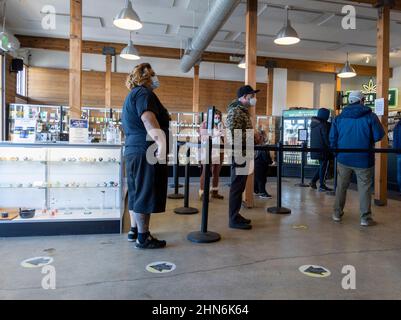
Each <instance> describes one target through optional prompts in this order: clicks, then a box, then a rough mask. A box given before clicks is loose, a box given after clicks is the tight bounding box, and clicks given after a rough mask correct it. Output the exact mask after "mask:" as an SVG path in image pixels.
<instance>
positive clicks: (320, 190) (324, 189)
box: [319, 185, 333, 192]
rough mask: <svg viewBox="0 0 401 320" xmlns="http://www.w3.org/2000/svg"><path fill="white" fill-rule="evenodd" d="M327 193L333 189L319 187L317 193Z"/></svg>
mask: <svg viewBox="0 0 401 320" xmlns="http://www.w3.org/2000/svg"><path fill="white" fill-rule="evenodd" d="M328 191H333V189H330V188H329V187H328V186H325V185H323V186H320V188H319V192H328Z"/></svg>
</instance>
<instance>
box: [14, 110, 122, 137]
mask: <svg viewBox="0 0 401 320" xmlns="http://www.w3.org/2000/svg"><path fill="white" fill-rule="evenodd" d="M69 110H70V108H69V107H68V106H46V105H31V104H10V107H9V121H8V136H9V140H10V141H15V142H20V141H18V137H19V135H21V129H20V128H19V126H18V125H17V126H16V123H17V124H18V120H33V121H36V124H35V133H34V134H35V136H36V139H35V141H38V142H48V141H52V142H55V141H64V140H68V139H64V138H62V135H61V134H64V135H68V132H69V119H70V114H69ZM121 114H122V110H121V109H117V108H116V109H114V108H112V109H110V108H95V107H82V115H81V118H82V119H88V120H89V136H90V139H91V141H93V142H103V141H105V140H106V129H107V125H108V123H109V122H110V120H112V121H113V125H114V126H115V127H117V128H120V127H121Z"/></svg>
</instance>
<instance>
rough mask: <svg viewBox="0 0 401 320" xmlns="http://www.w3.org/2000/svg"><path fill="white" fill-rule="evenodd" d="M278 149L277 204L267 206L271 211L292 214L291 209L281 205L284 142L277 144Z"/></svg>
mask: <svg viewBox="0 0 401 320" xmlns="http://www.w3.org/2000/svg"><path fill="white" fill-rule="evenodd" d="M277 147H278V150H277V163H278V167H277V206H276V207H271V208H267V211H268V212H270V213H274V214H290V213H291V210H290V209H288V208H285V207H282V206H281V196H282V190H281V187H282V185H281V183H282V181H281V179H282V174H283V144H282V142H279V143H278V144H277Z"/></svg>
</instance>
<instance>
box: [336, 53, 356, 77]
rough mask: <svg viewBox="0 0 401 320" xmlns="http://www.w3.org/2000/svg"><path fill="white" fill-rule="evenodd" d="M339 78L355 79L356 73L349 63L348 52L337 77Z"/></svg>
mask: <svg viewBox="0 0 401 320" xmlns="http://www.w3.org/2000/svg"><path fill="white" fill-rule="evenodd" d="M337 76H338V77H339V78H353V77H356V71H355V69H354V68H353V67H352V66H351V64H350V63H349V59H348V52H347V62H346V63H345V65H344V67H343V68H342V69H341V71H340V73H339V74H338V75H337Z"/></svg>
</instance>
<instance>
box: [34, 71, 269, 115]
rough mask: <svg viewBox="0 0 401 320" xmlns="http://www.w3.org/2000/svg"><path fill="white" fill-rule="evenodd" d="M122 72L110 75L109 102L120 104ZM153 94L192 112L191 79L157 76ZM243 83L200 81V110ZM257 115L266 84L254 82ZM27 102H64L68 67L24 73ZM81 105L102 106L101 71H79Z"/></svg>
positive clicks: (223, 102)
mask: <svg viewBox="0 0 401 320" xmlns="http://www.w3.org/2000/svg"><path fill="white" fill-rule="evenodd" d="M126 77H127V75H126V74H124V73H113V74H112V105H113V106H115V107H121V106H122V105H123V103H124V99H125V97H126V96H127V94H128V89H127V88H126V87H125V79H126ZM160 82H161V86H160V88H159V89H158V90H157V95H158V97H159V98H160V100H161V101H162V103H163V104H164V105H165V106H166V108H167V109H168V110H169V111H192V85H193V84H192V79H191V78H179V77H164V76H161V77H160ZM241 85H243V84H242V83H241V82H236V81H220V80H201V81H200V100H201V110H206V109H207V107H208V106H210V105H215V106H216V107H218V108H219V109H221V110H222V111H225V110H226V107H227V105H228V104H229V103H230V101H232V100H233V99H234V98H235V96H236V91H237V89H238V88H239V87H240V86H241ZM258 89H260V90H261V92H260V93H259V95H258V107H257V114H265V112H266V84H258ZM28 103H37V104H48V105H68V70H63V69H49V68H35V67H30V68H29V72H28ZM83 105H84V106H94V107H104V105H105V73H104V72H97V71H84V72H83Z"/></svg>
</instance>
